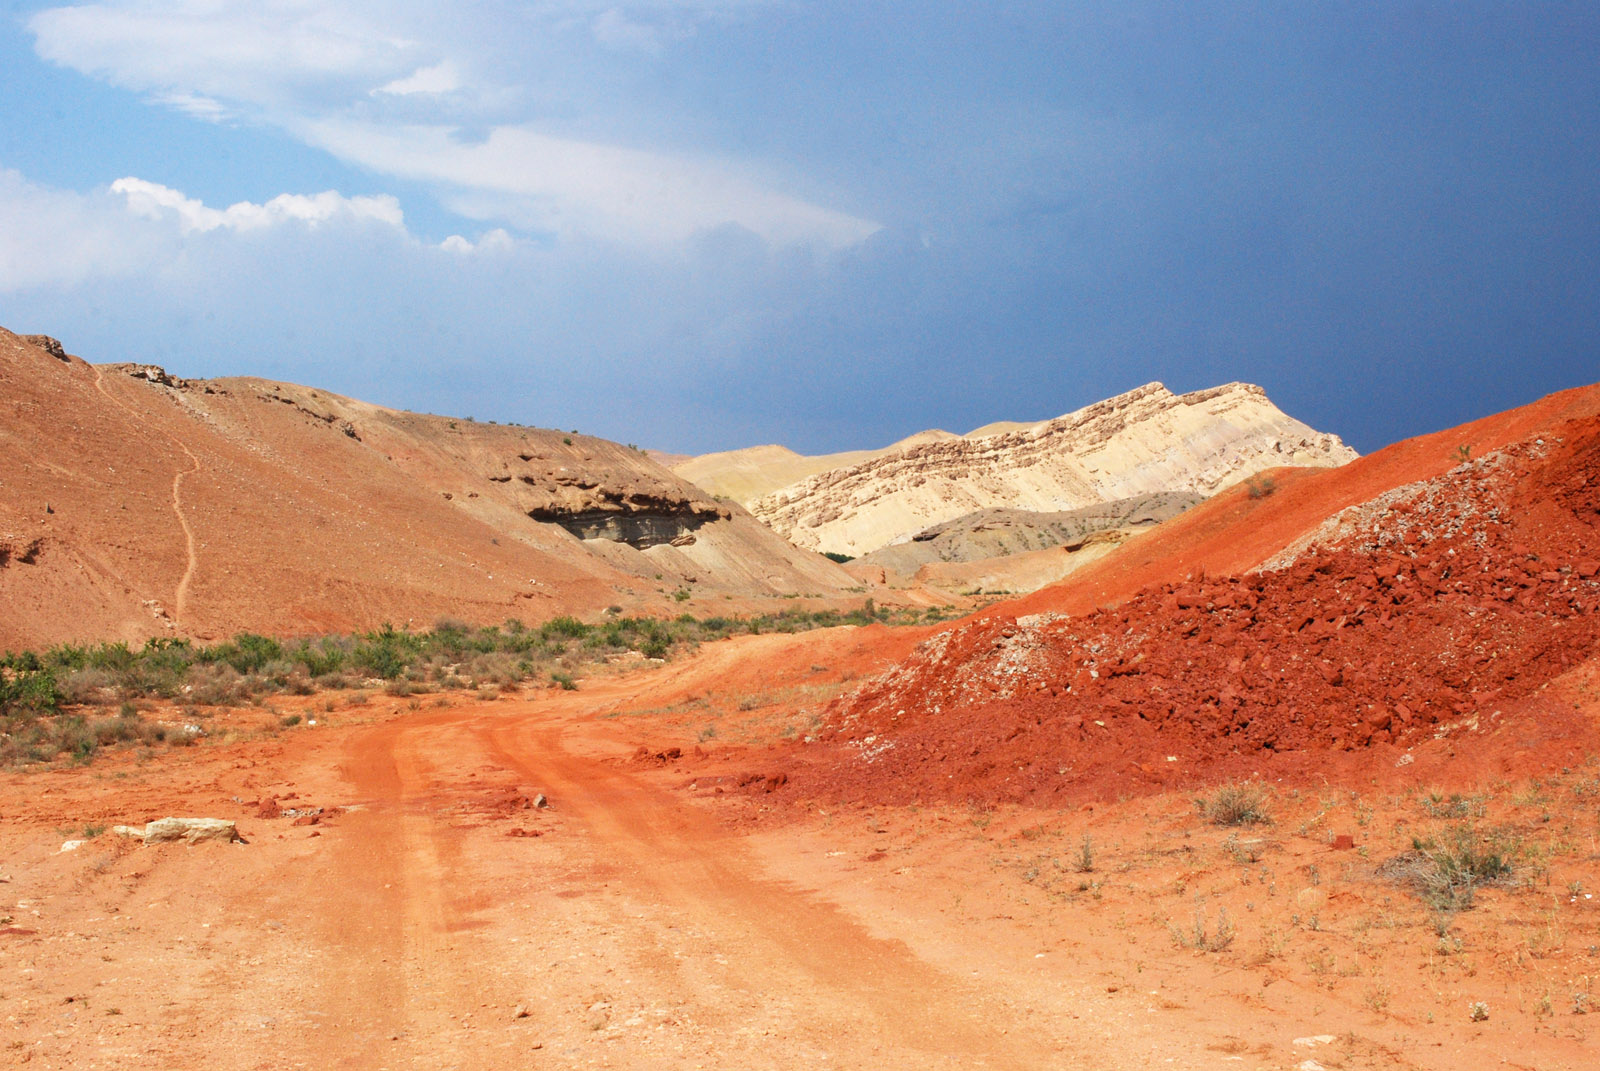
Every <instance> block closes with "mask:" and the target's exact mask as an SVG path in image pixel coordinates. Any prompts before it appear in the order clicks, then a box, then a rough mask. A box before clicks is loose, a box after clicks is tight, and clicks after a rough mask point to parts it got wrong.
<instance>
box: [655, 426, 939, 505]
mask: <svg viewBox="0 0 1600 1071" xmlns="http://www.w3.org/2000/svg"><path fill="white" fill-rule="evenodd" d="M956 438H959V436H956V435H952V434H951V433H950V432H948V431H939V430H938V429H933V430H930V431H919V432H917V433H916V434H915V435H908V436H906V437H905V438H904V439H901V440H900V441H899V442H897V443H891V444H890V445H888V446H885V447H884V448H883V449H881V450H847V451H845V452H843V453H838V454H798V453H795V452H794V451H793V450H791V449H789V448H788V447H787V446H778V445H776V444H771V443H769V444H767V445H765V446H747V447H745V448H743V449H741V450H724V451H721V452H720V453H715V454H701V455H700V456H699V457H691V458H683V459H681V460H679V461H677V462H676V463H674V464H672V465H670V466H669V467H670V468H671V469H672V471H673V472H675V473H677V474H678V475H679V476H682V477H683V478H684V479H686V480H688V481H689V482H690V483H692V484H694V485H695V486H696V487H699V488H702V489H703V490H705V491H708V492H709V493H711V494H712V495H715V496H716V497H718V498H731V499H733V500H734V501H735V502H738V503H739V504H740V505H743V506H746V507H748V506H749V505H750V503H752V502H754V501H756V500H757V499H759V498H761V497H762V496H764V495H769V494H771V493H772V492H774V491H776V490H778V489H779V488H782V487H788V486H789V485H790V484H792V483H798V482H799V481H801V480H803V479H805V478H806V477H807V476H815V475H816V474H817V473H819V472H830V471H832V470H834V469H839V468H846V467H849V466H851V465H859V464H861V463H862V462H864V461H871V460H872V459H874V458H879V457H886V456H888V455H889V454H897V453H900V452H902V451H904V450H908V449H910V448H911V447H913V446H921V445H922V444H924V443H931V442H945V441H948V440H951V439H956Z"/></svg>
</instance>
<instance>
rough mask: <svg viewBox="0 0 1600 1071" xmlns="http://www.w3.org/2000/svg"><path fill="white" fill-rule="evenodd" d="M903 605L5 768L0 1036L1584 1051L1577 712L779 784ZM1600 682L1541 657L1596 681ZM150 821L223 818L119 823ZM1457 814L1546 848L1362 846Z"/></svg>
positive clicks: (1592, 872)
mask: <svg viewBox="0 0 1600 1071" xmlns="http://www.w3.org/2000/svg"><path fill="white" fill-rule="evenodd" d="M917 638H918V637H917V636H916V635H914V634H910V633H907V632H905V631H903V630H900V631H896V630H889V629H884V628H882V627H875V628H871V629H865V630H861V629H840V630H833V631H830V632H828V633H824V634H810V635H805V636H799V637H790V636H762V637H748V638H739V639H735V640H730V641H724V642H722V643H718V644H713V645H707V646H706V647H704V648H702V650H701V651H700V652H699V653H698V654H696V655H694V656H693V657H691V658H688V659H686V660H683V661H681V662H678V663H674V664H671V665H668V666H664V667H650V668H643V669H632V670H629V671H627V672H623V673H619V674H616V675H612V676H606V677H601V678H596V679H593V680H589V681H586V682H585V683H584V685H583V686H582V687H581V688H580V689H578V690H577V691H563V690H560V689H539V690H536V691H529V692H527V693H524V694H521V695H517V696H514V697H507V698H503V699H498V700H494V701H483V700H480V699H477V698H476V697H475V696H473V695H471V694H465V695H452V694H441V695H435V696H428V697H424V698H423V699H422V700H421V701H420V702H419V701H418V700H417V699H416V698H412V699H406V700H398V699H395V698H392V697H388V696H385V695H383V694H382V693H381V692H380V693H377V694H373V695H370V696H368V695H367V694H366V693H359V694H357V695H354V696H350V695H347V696H343V697H341V698H338V699H333V698H329V697H322V696H312V697H303V698H295V699H285V700H282V701H280V702H278V703H276V704H275V705H274V706H273V707H272V708H271V709H241V710H236V711H230V712H226V713H221V712H219V713H218V714H216V715H214V717H213V719H212V720H211V721H210V723H209V724H208V733H209V734H210V735H211V737H213V738H214V741H215V742H211V743H202V744H200V745H198V746H194V747H189V748H183V749H174V750H172V751H168V752H163V753H159V754H156V755H151V754H148V753H146V754H141V753H140V752H139V751H137V750H130V751H125V752H122V753H120V754H115V755H109V756H106V757H103V758H101V759H100V760H99V761H97V762H96V763H95V764H94V765H92V766H89V767H61V768H51V769H39V770H36V771H33V772H28V773H24V774H11V775H8V776H7V777H6V778H5V780H4V782H3V789H0V814H3V815H4V817H5V821H4V825H3V827H0V829H3V833H0V836H3V838H4V839H3V841H0V859H3V860H4V863H3V877H4V883H3V884H0V917H3V918H5V920H6V921H5V926H4V928H3V931H0V942H3V944H0V955H3V956H4V966H5V969H4V974H3V978H4V981H3V983H0V1017H3V1021H4V1022H5V1023H6V1041H5V1049H4V1056H5V1059H6V1061H7V1062H8V1063H9V1064H16V1065H21V1064H26V1065H28V1066H30V1067H41V1068H47V1067H83V1068H90V1067H161V1068H183V1067H196V1068H198V1067H208V1068H282V1067H371V1068H405V1067H440V1068H445V1067H456V1068H501V1067H505V1068H512V1067H518V1068H520V1067H542V1066H549V1067H618V1068H627V1067H638V1068H646V1067H648V1068H657V1067H684V1068H693V1067H752V1068H758V1067H773V1068H778V1067H792V1066H796V1065H797V1064H802V1063H804V1064H809V1065H813V1066H819V1065H820V1066H830V1067H854V1068H874V1067H896V1068H898V1067H904V1068H920V1067H930V1066H950V1067H995V1068H1034V1067H1037V1068H1046V1067H1053V1068H1108V1067H1115V1068H1147V1067H1148V1068H1164V1067H1173V1066H1178V1067H1196V1068H1198V1067H1218V1068H1227V1067H1236V1066H1237V1067H1245V1068H1310V1067H1311V1066H1313V1064H1315V1065H1317V1066H1322V1067H1329V1068H1333V1067H1342V1068H1369V1067H1371V1068H1441V1069H1442V1068H1460V1067H1489V1066H1510V1067H1525V1068H1548V1069H1556V1068H1583V1067H1592V1066H1593V1065H1594V1057H1595V1054H1596V1042H1595V1039H1594V1037H1593V1031H1592V1029H1591V1024H1593V1023H1596V1022H1600V1020H1597V1019H1591V1018H1589V1016H1588V1014H1586V1013H1587V1012H1589V1011H1591V1010H1592V1008H1591V1007H1590V1003H1589V1001H1590V997H1589V994H1590V993H1591V992H1592V991H1593V989H1594V980H1595V976H1596V974H1600V951H1597V946H1600V903H1597V902H1596V901H1595V900H1593V899H1592V898H1591V896H1592V891H1593V890H1596V889H1600V867H1597V865H1596V860H1597V859H1600V854H1597V838H1600V821H1597V811H1596V802H1597V800H1600V759H1597V758H1596V755H1595V754H1594V753H1593V752H1584V751H1583V749H1582V747H1581V742H1574V741H1571V740H1550V741H1543V742H1542V743H1540V744H1536V745H1535V749H1534V750H1535V751H1536V752H1537V754H1535V753H1532V752H1530V751H1529V750H1528V749H1527V748H1525V747H1522V746H1521V742H1518V741H1508V740H1505V739H1501V738H1500V737H1498V736H1496V735H1494V734H1492V733H1491V734H1489V737H1488V739H1487V740H1486V742H1485V746H1484V747H1482V749H1481V753H1476V754H1473V755H1467V754H1463V752H1462V750H1458V749H1457V748H1456V745H1455V744H1454V743H1453V742H1452V741H1449V740H1443V741H1438V742H1436V743H1430V744H1425V745H1421V746H1419V747H1417V748H1416V749H1414V751H1413V754H1415V755H1416V756H1417V758H1416V761H1414V762H1412V763H1407V764H1403V765H1400V766H1395V765H1393V764H1392V763H1386V764H1384V767H1383V768H1381V769H1379V768H1377V767H1375V766H1373V767H1369V772H1370V776H1365V777H1361V778H1359V779H1339V778H1335V777H1317V776H1306V777H1300V778H1295V779H1292V780H1291V779H1286V780H1283V781H1277V780H1267V781H1264V782H1262V789H1263V792H1264V797H1263V798H1264V805H1265V807H1266V809H1267V811H1268V812H1269V814H1270V822H1267V823H1263V824H1259V825H1251V826H1241V827H1231V828H1230V827H1224V826H1219V825H1216V824H1214V823H1213V822H1212V821H1210V820H1208V819H1207V817H1206V816H1205V815H1204V814H1203V813H1202V812H1201V810H1200V809H1199V808H1198V807H1197V805H1196V800H1197V799H1198V800H1200V801H1201V802H1204V801H1205V799H1206V798H1207V796H1208V790H1206V789H1204V788H1197V789H1193V790H1184V791H1172V790H1162V791H1154V792H1142V793H1140V794H1138V795H1135V796H1130V797H1127V798H1120V799H1118V798H1111V799H1105V798H1091V799H1086V800H1084V801H1082V802H1080V803H1077V804H1076V805H1072V806H1056V807H1048V808H1043V807H1029V806H1019V805H990V804H983V803H977V802H972V803H965V804H962V803H954V802H948V801H944V802H935V803H931V804H929V805H904V806H883V805H874V804H871V803H862V802H850V801H848V800H841V799H836V798H830V794H829V793H828V792H827V791H826V789H825V787H824V786H814V787H813V789H812V790H809V791H807V792H805V793H803V794H799V795H796V794H793V793H791V792H790V791H788V788H789V786H788V785H784V786H782V787H780V788H779V789H777V790H771V781H772V780H774V779H776V778H775V776H774V775H776V774H778V773H781V772H782V771H783V770H784V769H785V768H787V767H788V765H789V764H790V763H791V762H792V761H793V756H792V755H791V754H790V751H794V750H800V751H802V752H803V751H804V745H800V744H787V745H786V744H784V741H785V740H786V739H787V738H788V737H787V733H788V730H789V729H790V728H791V727H792V726H795V725H796V724H797V723H803V722H804V721H805V719H806V718H807V717H808V708H814V704H815V703H816V702H818V701H821V700H824V699H825V698H826V697H828V696H829V695H831V694H834V693H837V692H839V691H841V690H843V689H844V688H845V687H847V686H848V684H849V682H850V681H851V680H853V679H854V678H856V677H857V676H858V675H861V674H865V673H869V672H870V671H872V670H873V669H875V668H877V667H878V666H879V665H881V664H884V663H887V662H888V661H889V660H890V659H892V658H894V657H895V656H896V655H899V654H903V653H904V651H905V649H906V648H907V646H908V645H909V644H910V643H911V642H912V641H914V640H915V639H917ZM757 667H759V668H757ZM1597 683H1600V682H1597V681H1596V679H1595V675H1594V673H1593V672H1592V670H1588V671H1585V672H1582V673H1577V674H1573V675H1571V676H1570V677H1567V678H1563V679H1562V681H1561V682H1560V684H1559V685H1558V689H1559V690H1560V692H1561V699H1562V701H1563V702H1571V703H1574V704H1578V705H1582V706H1585V707H1586V708H1587V709H1589V710H1591V711H1592V710H1593V708H1594V704H1595V686H1596V684H1597ZM288 711H299V712H303V713H304V715H305V716H306V718H305V720H302V721H301V722H300V723H299V724H298V725H295V726H293V727H292V728H284V727H282V720H283V718H282V716H283V714H284V713H285V712H288ZM312 721H314V722H315V724H311V722H312ZM708 728H709V729H714V730H715V733H714V734H710V733H708V732H707V729H708ZM771 745H776V746H775V747H774V746H771ZM814 746H815V745H814ZM785 747H787V748H788V749H789V751H785V750H784V748H785ZM674 748H676V749H678V756H677V757H672V756H673V751H672V749H674ZM1574 748H1576V750H1574ZM641 749H642V750H641ZM1474 751H1475V752H1476V751H1478V749H1474ZM1533 767H1537V768H1539V770H1540V773H1539V774H1538V775H1537V776H1526V775H1524V773H1523V772H1522V771H1524V770H1527V769H1529V768H1533ZM757 775H759V776H757ZM741 786H742V787H741ZM540 796H543V797H544V798H545V799H544V802H545V804H546V805H545V806H539V805H538V803H539V797H540ZM167 815H185V816H215V817H223V818H229V819H233V820H236V821H237V823H238V829H239V832H240V834H241V836H242V838H243V840H242V841H240V842H236V843H199V844H194V845H187V844H183V843H172V844H164V845H150V846H144V845H141V844H139V842H138V841H136V840H133V839H130V838H127V837H124V836H119V835H117V834H115V833H113V832H111V831H110V830H109V827H110V826H112V825H114V824H118V823H143V822H144V821H146V820H149V819H155V818H160V817H164V816H167ZM267 815H274V816H272V817H266V816H267ZM1469 816H1470V817H1486V818H1492V819H1493V820H1494V821H1495V822H1496V823H1499V824H1501V825H1504V826H1507V827H1509V828H1515V829H1516V830H1518V831H1519V832H1520V833H1521V834H1522V835H1523V836H1524V837H1525V838H1526V839H1527V840H1528V841H1529V842H1530V843H1531V844H1532V845H1536V846H1537V851H1536V852H1534V853H1533V857H1534V858H1536V859H1537V860H1538V864H1537V868H1536V869H1535V870H1534V871H1533V872H1532V873H1531V874H1529V875H1527V877H1526V880H1524V881H1519V882H1516V883H1514V884H1510V885H1506V886H1497V887H1493V888H1484V889H1481V890H1479V891H1478V893H1477V897H1476V901H1475V903H1474V904H1473V906H1472V907H1471V908H1470V909H1465V910H1461V911H1459V913H1451V914H1448V915H1442V914H1441V913H1440V912H1438V911H1435V910H1430V908H1429V907H1428V906H1427V905H1426V904H1425V903H1424V902H1423V901H1422V900H1420V899H1419V898H1418V897H1417V896H1416V895H1415V894H1414V893H1413V892H1412V891H1410V890H1409V889H1408V887H1407V886H1406V885H1405V884H1404V883H1403V882H1400V881H1397V880H1396V879H1394V878H1393V877H1389V876H1385V873H1384V865H1383V864H1384V863H1385V861H1387V860H1392V859H1393V858H1395V857H1397V856H1401V855H1403V854H1404V852H1405V851H1406V850H1407V849H1408V848H1409V847H1410V846H1411V841H1412V838H1413V837H1415V836H1418V835H1423V834H1428V833H1437V832H1438V831H1439V830H1441V829H1444V828H1447V827H1449V826H1451V825H1452V824H1454V823H1457V822H1458V820H1459V819H1461V818H1464V817H1469ZM1341 834H1343V835H1348V836H1349V838H1350V841H1351V844H1350V846H1349V847H1335V846H1334V845H1335V843H1343V842H1335V841H1334V840H1333V838H1334V837H1337V836H1339V835H1341ZM75 840H76V841H81V843H80V844H78V845H77V846H76V847H75V848H73V849H71V850H63V845H64V844H66V843H67V842H70V841H75Z"/></svg>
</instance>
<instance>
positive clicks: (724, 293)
mask: <svg viewBox="0 0 1600 1071" xmlns="http://www.w3.org/2000/svg"><path fill="white" fill-rule="evenodd" d="M0 326H5V327H7V328H9V329H11V330H14V331H19V332H43V333H47V334H51V335H55V336H57V337H59V338H60V339H62V341H63V342H64V343H65V344H66V346H67V349H68V350H69V351H71V352H74V353H77V354H79V355H81V356H83V357H85V358H87V359H89V360H92V361H97V362H103V361H141V362H151V363H156V364H161V365H163V366H165V367H167V368H168V369H169V370H170V371H172V372H174V373H175V374H178V375H181V376H187V377H209V376H221V375H260V376H266V377H269V378H273V379H280V380H289V381H293V382H298V383H306V384H310V385H313V386H318V387H322V388H325V389H329V390H333V391H338V392H341V393H344V394H348V395H352V396H355V397H358V398H361V399H364V400H367V401H374V402H379V403H382V404H385V405H391V406H396V407H400V408H406V409H414V410H419V411H426V412H435V413H447V414H450V415H454V416H472V417H474V418H476V419H479V420H499V421H503V422H515V423H522V424H533V425H538V426H543V427H560V428H565V429H575V430H582V431H584V432H588V433H593V434H597V435H602V436H605V437H607V438H610V439H615V440H617V441H620V442H627V443H636V444H639V445H642V446H648V447H655V448H658V449H663V450H668V451H676V452H683V453H702V452H707V451H712V450H721V449H732V448H736V447H741V446H748V445H753V444H757V443H766V442H779V443H783V444H785V445H788V446H790V447H792V448H794V449H797V450H800V451H802V452H807V453H816V452H824V451H833V450H843V449H855V448H863V447H873V446H880V445H884V444H887V443H889V442H892V441H894V440H896V439H899V438H901V437H903V436H904V435H907V434H910V433H912V432H915V431H919V430H922V429H925V428H932V427H940V428H944V429H946V430H950V431H955V432H964V431H967V430H970V429H971V428H974V427H977V426H979V425H982V424H985V423H988V422H990V421H994V420H1038V419H1044V418H1047V417H1052V416H1056V415H1059V414H1062V413H1065V412H1069V411H1071V410H1074V409H1077V408H1079V407H1081V406H1084V405H1087V404H1090V403H1092V402H1094V401H1097V400H1099V399H1101V398H1104V397H1107V396H1110V395H1112V394H1116V393H1118V392H1121V391H1124V390H1128V389H1131V388H1133V387H1136V386H1139V385H1141V384H1143V383H1147V382H1150V381H1152V380H1159V381H1161V382H1163V383H1165V384H1166V385H1167V386H1168V387H1169V388H1170V389H1172V390H1175V391H1186V390H1195V389H1200V388H1204V387H1209V386H1214V385H1217V384H1220V383H1225V382H1229V381H1233V380H1243V381H1247V382H1254V383H1259V384H1260V385H1262V386H1263V387H1265V388H1266V390H1267V393H1268V395H1269V396H1270V397H1271V398H1272V399H1273V400H1274V401H1275V402H1277V404H1278V405H1279V406H1280V407H1281V408H1283V409H1284V410H1285V411H1287V412H1288V413H1290V414H1291V415H1293V416H1296V417H1298V418H1300V419H1301V420H1304V421H1305V422H1307V423H1309V424H1311V425H1312V426H1313V427H1315V428H1317V429H1318V430H1322V431H1331V432H1334V433H1337V434H1339V435H1341V436H1343V437H1344V438H1345V439H1346V441H1348V442H1349V443H1350V444H1351V445H1353V446H1355V447H1356V448H1357V449H1358V450H1361V451H1363V452H1366V451H1371V450H1374V449H1377V448H1379V447H1381V446H1383V445H1385V444H1387V443H1389V442H1393V441H1396V440H1398V439H1401V438H1405V437H1407V436H1410V435H1414V434H1419V433H1422V432H1425V431H1431V430H1436V429H1438V428H1442V427H1448V426H1451V425H1454V424H1457V423H1461V422H1463V421H1466V420H1470V419H1473V418H1476V417H1478V416H1483V415H1486V414H1488V413H1492V412H1497V411H1500V410H1503V409H1507V408H1511V407H1513V406H1516V405H1519V404H1523V403H1526V402H1529V401H1532V400H1533V399H1535V398H1537V397H1539V396H1541V395H1543V394H1545V393H1548V392H1550V391H1553V390H1558V389H1562V388H1566V387H1571V386H1577V385H1581V384H1585V383H1591V382H1595V381H1597V380H1600V6H1597V5H1595V4H1593V3H1592V2H1581V3H1557V2H1552V3H1538V4H1530V3H1526V2H1525V0H1519V2H1515V3H1474V2H1472V0H1438V2H1431V3H1408V2H1405V0H1383V2H1378V3H1363V2H1360V0H1344V2H1337V3H1316V2H1311V0H1305V2H1284V3H1228V2H1223V0H1216V2H1207V3H1204V4H1196V3H1192V2H1181V3H1145V2H1141V0H1114V2H1106V3H1092V2H1086V3H1072V2H1070V0H1055V2H1040V3H1032V2H1020V0H1019V2H1006V0H993V2H988V3H974V2H972V0H957V2H947V0H920V2H916V3H887V2H883V3H875V2H867V3H863V2H862V0H850V2H838V3H835V2H827V0H817V2H807V0H641V2H637V3H626V2H622V3H613V2H607V0H599V2H590V0H534V2H527V3H511V2H507V0H495V2H480V3H474V2H457V3H452V4H440V3H419V2H414V0H386V2H383V3H367V2H360V0H330V2H325V3H312V2H306V0H234V2H225V0H164V2H157V0H105V2H101V3H87V4H80V5H75V6H60V5H57V4H41V3H26V2H23V3H18V2H11V0H0Z"/></svg>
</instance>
